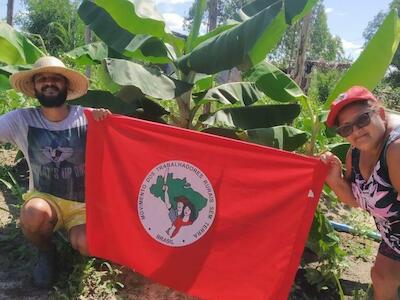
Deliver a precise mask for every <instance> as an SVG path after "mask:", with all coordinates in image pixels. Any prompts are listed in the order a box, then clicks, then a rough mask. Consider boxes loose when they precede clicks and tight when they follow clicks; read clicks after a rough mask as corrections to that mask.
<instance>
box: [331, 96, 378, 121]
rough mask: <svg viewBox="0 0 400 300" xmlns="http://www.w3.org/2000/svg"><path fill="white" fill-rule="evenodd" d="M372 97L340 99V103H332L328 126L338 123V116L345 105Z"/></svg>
mask: <svg viewBox="0 0 400 300" xmlns="http://www.w3.org/2000/svg"><path fill="white" fill-rule="evenodd" d="M368 100H372V99H362V98H347V99H345V100H342V101H340V102H339V103H336V104H332V106H331V110H330V111H329V114H328V118H327V120H326V125H328V127H334V126H335V123H336V118H337V116H338V114H339V112H340V111H341V110H342V109H343V107H345V106H347V105H349V104H351V103H354V102H359V101H368Z"/></svg>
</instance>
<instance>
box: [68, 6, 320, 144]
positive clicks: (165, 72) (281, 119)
mask: <svg viewBox="0 0 400 300" xmlns="http://www.w3.org/2000/svg"><path fill="white" fill-rule="evenodd" d="M315 3H316V0H302V1H296V0H262V1H260V0H256V1H253V2H251V3H250V4H248V5H246V6H244V7H243V8H242V9H241V10H240V11H239V12H238V17H237V21H235V22H232V23H230V24H226V25H223V26H220V27H218V28H216V29H215V30H213V31H211V32H209V33H206V34H203V35H201V34H200V24H201V19H202V17H203V13H204V11H205V9H206V5H207V1H206V0H197V1H196V9H195V17H194V22H193V26H192V28H191V31H190V33H189V35H188V36H187V37H186V38H185V39H183V38H181V37H178V36H177V35H176V34H173V33H172V32H171V31H169V30H168V28H167V27H166V24H165V22H164V21H163V19H162V17H161V15H160V14H159V13H158V12H157V11H156V9H155V5H154V3H153V1H139V0H135V1H134V0H115V1H104V0H95V1H83V2H82V4H81V6H80V7H79V10H78V13H79V16H80V17H81V19H82V20H83V21H84V22H85V24H86V25H87V26H89V28H90V29H91V30H92V31H94V32H95V34H96V35H97V36H98V37H99V39H100V41H97V42H95V43H93V44H90V45H86V46H83V47H80V48H78V49H75V50H73V51H71V52H69V53H67V54H66V56H68V57H69V58H70V59H72V60H74V61H75V63H77V64H81V65H82V66H83V65H98V66H101V67H100V68H101V76H100V77H101V81H102V85H103V86H105V87H106V90H105V91H103V93H104V94H103V95H105V96H104V97H101V98H102V99H109V101H110V103H109V104H107V103H105V102H104V101H101V102H100V103H101V104H102V105H103V106H104V105H105V106H106V107H110V108H111V109H112V110H114V111H115V112H121V113H125V114H131V115H138V114H139V115H140V116H141V117H145V118H147V119H151V120H159V121H161V120H162V117H163V116H165V115H168V116H169V117H168V120H169V121H170V122H172V123H175V124H176V125H178V126H181V127H184V128H189V129H195V130H203V131H206V132H208V133H215V134H220V135H221V134H222V135H225V136H230V137H233V138H236V139H242V140H246V141H250V142H255V143H259V144H263V145H269V146H276V147H278V148H281V149H286V150H290V151H293V150H295V149H297V148H299V147H300V146H302V145H303V144H304V143H305V142H306V141H307V139H308V135H307V133H306V132H304V131H301V130H299V129H296V128H293V127H292V126H290V125H291V124H292V123H293V122H294V120H295V118H296V117H297V116H298V115H299V114H300V111H301V109H300V105H299V103H300V101H304V99H305V98H306V96H305V95H304V93H303V92H302V91H301V89H300V88H299V87H298V86H297V85H296V84H295V83H294V82H293V81H292V80H291V79H290V78H288V77H287V76H286V75H285V74H283V73H282V72H280V71H279V70H278V69H277V68H276V67H274V66H273V65H271V64H269V63H268V62H266V61H265V58H266V56H267V54H268V53H269V52H270V51H271V50H272V49H273V48H274V47H275V46H276V44H277V43H278V41H279V40H280V39H281V37H282V35H283V33H284V32H285V30H286V28H287V27H288V26H289V25H291V24H292V23H294V22H297V21H299V20H300V19H301V18H302V17H303V16H304V15H306V14H308V13H309V12H310V11H311V9H312V7H313V5H314V4H315ZM260 63H261V65H260V66H259V64H260ZM234 67H237V68H239V69H240V70H241V71H242V72H248V74H249V78H251V79H250V80H247V81H241V82H234V83H223V84H218V83H217V81H216V80H215V78H216V77H217V76H216V75H217V74H218V73H219V72H222V71H226V70H230V69H232V68H234ZM263 72H264V73H265V74H262V73H263ZM274 76H276V79H275V80H274V82H273V85H270V83H271V81H270V80H268V79H267V78H269V77H274ZM99 93H100V92H99V91H97V92H96V93H95V94H94V92H90V93H89V94H88V95H86V96H85V97H84V98H82V99H79V100H78V101H77V102H78V103H82V104H88V102H90V104H91V105H93V104H95V105H96V103H95V101H91V100H90V99H91V98H94V97H99ZM92 94H93V97H92ZM111 94H112V96H113V97H110V95H111ZM266 98H269V99H270V100H272V101H275V104H271V105H264V104H263V102H262V101H263V100H264V99H266ZM166 100H173V101H175V102H176V107H177V108H178V113H174V112H172V111H169V110H168V108H167V107H165V105H164V103H165V101H166ZM260 100H261V101H260ZM105 101H107V100H105ZM126 106H129V107H131V109H130V110H127V109H126ZM207 106H208V107H211V108H212V110H209V111H207V110H206V109H204V108H205V107H207ZM119 109H121V110H119Z"/></svg>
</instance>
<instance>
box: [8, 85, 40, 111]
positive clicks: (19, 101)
mask: <svg viewBox="0 0 400 300" xmlns="http://www.w3.org/2000/svg"><path fill="white" fill-rule="evenodd" d="M34 105H36V100H34V99H31V98H27V97H24V96H22V95H21V94H20V93H17V92H16V91H15V90H7V91H0V115H2V114H5V113H7V112H9V111H12V110H14V109H17V108H22V107H29V106H34Z"/></svg>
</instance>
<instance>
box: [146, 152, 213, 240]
mask: <svg viewBox="0 0 400 300" xmlns="http://www.w3.org/2000/svg"><path fill="white" fill-rule="evenodd" d="M215 209H216V200H215V194H214V189H213V187H212V185H211V183H210V181H209V180H208V178H207V176H206V175H205V174H204V173H203V172H202V171H201V170H200V169H199V168H197V167H196V166H194V165H192V164H190V163H188V162H184V161H179V160H170V161H166V162H163V163H161V164H159V165H157V166H156V167H155V168H154V169H153V170H151V171H150V172H149V173H148V174H147V176H146V177H145V179H144V180H143V183H142V185H141V187H140V191H139V195H138V213H139V219H140V221H141V222H142V225H143V227H144V228H145V230H146V231H147V233H148V234H149V235H150V236H151V237H152V238H154V239H155V240H156V241H158V242H160V243H162V244H164V245H168V246H172V247H181V246H186V245H189V244H192V243H194V242H195V241H197V240H198V239H199V238H201V237H203V236H204V234H205V233H206V232H207V231H208V230H209V229H210V227H211V225H212V223H213V221H214V217H215Z"/></svg>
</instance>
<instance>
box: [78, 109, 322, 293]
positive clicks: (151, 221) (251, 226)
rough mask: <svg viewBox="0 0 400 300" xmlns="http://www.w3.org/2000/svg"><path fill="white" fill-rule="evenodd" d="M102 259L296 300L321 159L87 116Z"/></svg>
mask: <svg viewBox="0 0 400 300" xmlns="http://www.w3.org/2000/svg"><path fill="white" fill-rule="evenodd" d="M88 119H89V125H88V126H89V127H88V136H87V155H86V157H87V160H86V168H87V173H86V184H87V190H86V193H87V194H86V199H87V238H88V247H89V252H90V253H91V255H93V256H97V257H102V258H105V259H109V260H111V261H113V262H116V263H119V264H122V265H126V266H129V267H131V268H132V269H134V270H135V271H137V272H139V273H141V274H143V275H144V276H146V277H149V278H151V279H153V280H154V281H157V282H160V283H162V284H164V285H167V286H170V287H172V288H175V289H177V290H180V291H183V292H186V293H188V294H190V295H194V296H197V297H200V298H203V299H273V300H279V299H287V297H288V294H289V291H290V288H291V285H292V282H293V279H294V276H295V273H296V270H297V268H298V265H299V261H300V257H301V254H302V252H303V248H304V244H305V241H306V239H307V234H308V231H309V228H310V226H311V222H312V218H313V214H314V211H315V208H316V205H317V202H318V199H319V195H320V192H321V189H322V185H323V181H324V178H325V175H326V168H325V166H324V165H323V163H321V162H320V161H319V160H317V159H314V158H309V157H304V156H300V155H296V154H293V153H289V152H285V151H280V150H276V149H271V148H267V147H263V146H259V145H254V144H250V143H245V142H240V141H234V140H230V139H227V138H222V137H217V136H213V135H209V134H203V133H199V132H194V131H189V130H185V129H181V128H175V127H171V126H167V125H162V124H155V123H151V122H147V121H142V120H137V119H131V118H127V117H122V116H115V115H114V116H111V117H108V118H107V119H106V120H105V121H103V122H95V121H93V120H92V118H91V116H90V114H88Z"/></svg>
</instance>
